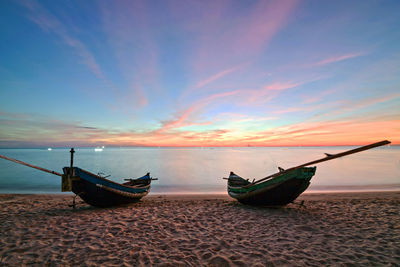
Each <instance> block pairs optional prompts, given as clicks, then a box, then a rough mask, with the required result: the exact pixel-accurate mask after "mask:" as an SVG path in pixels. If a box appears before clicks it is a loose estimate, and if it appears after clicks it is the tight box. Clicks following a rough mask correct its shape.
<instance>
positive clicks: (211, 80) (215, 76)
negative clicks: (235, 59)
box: [195, 65, 241, 88]
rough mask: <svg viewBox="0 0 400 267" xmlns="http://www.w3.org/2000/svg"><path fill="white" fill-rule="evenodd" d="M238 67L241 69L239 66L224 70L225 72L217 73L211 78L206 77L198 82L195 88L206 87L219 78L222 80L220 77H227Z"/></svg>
mask: <svg viewBox="0 0 400 267" xmlns="http://www.w3.org/2000/svg"><path fill="white" fill-rule="evenodd" d="M240 67H241V65H240V66H235V67H232V68H229V69H226V70H223V71H221V72H218V73H216V74H214V75H212V76H211V77H208V78H206V79H204V80H202V81H200V82H198V83H197V84H196V86H195V88H200V87H203V86H205V85H207V84H209V83H211V82H213V81H215V80H218V79H220V78H222V77H224V76H226V75H228V74H230V73H232V72H235V71H237V70H238V69H239V68H240Z"/></svg>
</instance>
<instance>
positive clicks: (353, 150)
mask: <svg viewBox="0 0 400 267" xmlns="http://www.w3.org/2000/svg"><path fill="white" fill-rule="evenodd" d="M388 144H390V141H388V140H385V141H381V142H377V143H373V144H370V145H366V146H362V147H359V148H355V149H351V150H348V151H344V152H341V153H338V154H333V155H331V154H328V155H327V156H326V157H325V158H322V159H317V160H314V161H310V162H307V163H304V164H301V165H299V166H296V167H292V168H289V169H286V170H284V171H281V172H277V173H274V174H271V175H269V176H267V177H264V178H262V179H260V180H257V181H254V182H252V183H251V184H249V185H248V186H252V185H254V184H257V183H260V182H262V181H265V180H267V179H270V178H273V177H275V176H278V175H282V174H284V173H287V172H290V171H293V170H295V169H299V168H302V167H305V166H309V165H313V164H317V163H321V162H324V161H327V160H332V159H336V158H340V157H344V156H347V155H350V154H354V153H358V152H361V151H364V150H368V149H371V148H375V147H378V146H384V145H388Z"/></svg>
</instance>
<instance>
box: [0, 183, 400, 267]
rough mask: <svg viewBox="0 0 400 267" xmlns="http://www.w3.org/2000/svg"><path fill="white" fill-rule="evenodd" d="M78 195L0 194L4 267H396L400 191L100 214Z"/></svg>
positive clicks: (163, 202)
mask: <svg viewBox="0 0 400 267" xmlns="http://www.w3.org/2000/svg"><path fill="white" fill-rule="evenodd" d="M72 198H73V194H70V195H61V194H53V195H52V194H42V195H38V194H0V265H11V266H15V265H17V266H19V265H24V264H36V265H107V266H132V265H133V266H136V265H144V266H281V265H290V266H293V265H296V266H320V265H393V266H398V265H399V264H400V256H399V255H400V239H399V236H400V191H398V192H364V193H329V194H326V193H323V194H321V193H312V194H310V193H304V194H302V195H300V197H299V198H298V199H297V201H296V203H298V202H301V201H304V205H303V206H300V205H297V204H289V205H288V206H286V207H284V208H263V207H253V206H246V205H242V204H240V203H239V202H237V201H236V200H234V199H232V198H230V197H229V196H228V194H214V195H211V194H207V195H204V194H198V195H187V194H175V195H166V194H151V195H149V196H146V197H145V198H143V199H142V201H140V202H138V203H132V204H129V205H124V206H119V207H114V208H94V207H91V206H89V205H87V204H86V203H84V202H82V201H81V200H80V199H79V200H78V198H77V209H76V210H73V209H72V208H71V207H68V205H69V204H71V203H72Z"/></svg>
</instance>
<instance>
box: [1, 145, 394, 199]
mask: <svg viewBox="0 0 400 267" xmlns="http://www.w3.org/2000/svg"><path fill="white" fill-rule="evenodd" d="M351 148H353V147H302V148H292V147H291V148H285V147H280V148H253V147H249V148H105V149H104V150H103V151H101V152H96V151H95V150H94V149H93V148H77V149H76V153H75V158H74V165H75V166H79V167H80V168H83V169H86V170H88V171H91V172H93V173H99V172H101V173H104V174H106V175H108V174H110V175H111V176H110V177H109V179H111V180H114V181H116V182H122V181H123V178H135V177H138V176H142V175H144V174H145V173H147V172H150V173H151V175H152V176H153V177H158V178H159V180H158V181H154V182H153V184H152V192H153V193H224V192H226V180H223V179H222V177H227V176H228V175H229V172H230V171H234V172H235V173H237V174H238V175H240V176H243V177H246V178H250V179H253V178H256V179H259V178H262V177H265V176H267V175H269V174H272V173H275V172H276V171H277V167H278V166H280V167H283V168H289V167H293V166H296V165H300V164H302V163H305V162H308V161H312V160H315V159H319V158H322V157H323V156H324V154H323V153H325V152H327V153H331V154H334V153H339V152H342V151H345V150H348V149H351ZM0 154H2V155H5V156H8V157H12V158H16V159H19V160H22V161H25V162H28V163H31V164H33V165H37V166H40V167H43V168H46V169H50V170H54V171H57V172H62V167H64V166H69V158H70V154H69V149H53V150H51V151H48V150H44V149H0ZM60 187H61V178H60V177H58V176H55V175H51V174H47V173H45V172H41V171H38V170H35V169H32V168H29V167H26V166H22V165H19V164H16V163H13V162H10V161H7V160H3V159H0V193H58V192H60ZM348 190H351V191H353V190H355V191H370V190H400V147H393V146H392V147H382V148H375V149H372V150H369V151H364V152H361V153H358V154H354V155H350V156H347V157H344V158H339V159H335V160H332V161H327V162H324V163H321V164H318V165H317V172H316V175H315V176H314V177H313V179H312V182H311V186H310V188H309V189H308V190H307V191H308V192H316V191H348Z"/></svg>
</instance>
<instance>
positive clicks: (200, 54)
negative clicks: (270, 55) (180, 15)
mask: <svg viewBox="0 0 400 267" xmlns="http://www.w3.org/2000/svg"><path fill="white" fill-rule="evenodd" d="M217 2H221V1H210V2H209V6H208V7H207V8H205V9H204V10H207V13H204V14H202V13H201V14H200V15H198V16H196V19H197V20H199V21H204V23H202V24H194V26H192V28H191V30H192V31H196V33H198V34H197V36H196V37H197V39H196V44H197V47H195V54H194V58H193V67H194V69H195V70H197V71H199V72H200V73H202V72H204V71H205V70H209V69H213V70H216V69H223V68H224V67H225V66H227V65H230V66H232V65H236V64H241V63H243V62H246V61H249V60H252V59H254V58H256V57H257V56H258V55H259V54H260V53H261V52H262V51H264V50H265V49H266V48H267V46H268V44H269V42H270V41H271V40H272V38H273V36H274V35H275V34H276V33H277V32H278V31H279V30H280V29H282V28H283V27H284V26H285V25H286V24H287V22H288V21H289V20H290V18H291V17H290V15H291V14H292V12H293V10H294V9H295V7H296V6H297V3H298V1H296V0H281V1H258V2H254V1H253V2H250V3H251V5H249V6H247V7H246V8H245V9H243V11H242V12H241V13H240V15H239V14H232V13H231V12H229V11H230V6H229V5H221V4H220V3H217ZM215 6H217V8H216V9H215ZM208 10H213V12H211V15H209V14H208ZM215 10H218V11H215ZM190 20H191V18H187V21H190Z"/></svg>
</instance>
